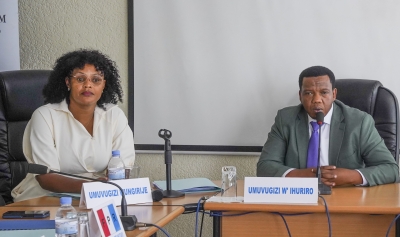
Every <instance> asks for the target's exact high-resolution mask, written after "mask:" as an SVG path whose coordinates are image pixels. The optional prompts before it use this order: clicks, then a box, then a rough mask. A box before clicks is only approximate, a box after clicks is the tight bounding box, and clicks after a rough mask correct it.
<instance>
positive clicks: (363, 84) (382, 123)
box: [336, 79, 400, 163]
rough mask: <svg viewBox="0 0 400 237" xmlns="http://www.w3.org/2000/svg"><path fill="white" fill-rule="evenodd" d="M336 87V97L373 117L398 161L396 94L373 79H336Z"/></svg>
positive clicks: (387, 145) (397, 108) (397, 109)
mask: <svg viewBox="0 0 400 237" xmlns="http://www.w3.org/2000/svg"><path fill="white" fill-rule="evenodd" d="M336 88H337V96H336V99H338V100H340V101H342V102H343V103H345V104H346V105H348V106H350V107H354V108H357V109H359V110H362V111H364V112H366V113H368V114H370V115H371V116H372V117H373V118H374V120H375V127H376V129H377V130H378V132H379V134H380V135H381V137H382V138H383V140H384V141H385V145H386V147H387V148H388V149H389V151H390V152H391V153H392V155H393V157H394V159H395V160H396V162H397V163H399V132H400V130H399V104H398V102H397V98H396V95H395V94H393V92H391V91H390V90H388V89H387V88H385V87H383V85H382V84H381V83H380V82H379V81H375V80H365V79H338V80H336Z"/></svg>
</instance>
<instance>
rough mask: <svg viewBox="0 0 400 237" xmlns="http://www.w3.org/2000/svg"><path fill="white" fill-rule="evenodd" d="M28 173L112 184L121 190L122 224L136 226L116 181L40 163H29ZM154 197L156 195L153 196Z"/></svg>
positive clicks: (134, 217)
mask: <svg viewBox="0 0 400 237" xmlns="http://www.w3.org/2000/svg"><path fill="white" fill-rule="evenodd" d="M28 173H30V174H49V173H54V174H61V175H65V176H70V177H75V178H80V179H86V180H91V181H96V182H102V183H106V184H111V185H114V186H116V187H117V188H119V190H120V192H121V196H122V198H121V215H120V218H121V222H122V225H123V226H124V230H126V231H128V230H133V229H135V227H136V223H137V219H136V216H135V215H128V205H127V204H126V199H125V193H124V190H122V188H121V187H120V186H119V185H118V184H115V183H112V182H108V181H104V180H98V179H92V178H88V177H84V176H79V175H74V174H68V173H64V172H59V171H55V170H51V169H49V168H48V167H47V166H44V165H39V164H28ZM153 198H154V196H153Z"/></svg>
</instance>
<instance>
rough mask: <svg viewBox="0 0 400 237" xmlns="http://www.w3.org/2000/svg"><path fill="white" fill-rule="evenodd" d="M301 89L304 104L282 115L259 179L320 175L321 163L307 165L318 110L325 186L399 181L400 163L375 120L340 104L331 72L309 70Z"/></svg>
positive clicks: (260, 163) (271, 136) (264, 155)
mask: <svg viewBox="0 0 400 237" xmlns="http://www.w3.org/2000/svg"><path fill="white" fill-rule="evenodd" d="M299 87H300V90H299V97H300V101H301V104H300V105H298V106H292V107H287V108H284V109H281V110H279V111H278V114H277V116H276V118H275V124H274V125H273V126H272V128H271V132H270V133H269V134H268V139H267V142H266V143H265V145H264V147H263V150H262V153H261V156H260V159H259V161H258V163H257V176H275V177H315V176H316V164H315V163H314V165H311V166H310V161H309V162H308V161H307V159H309V160H310V158H307V155H308V149H309V148H308V146H309V139H310V136H311V134H312V132H313V127H312V126H311V125H312V124H311V123H310V122H311V121H316V113H317V112H323V114H324V122H323V125H322V126H321V130H322V132H321V155H320V156H321V166H322V167H321V177H322V178H321V180H322V182H323V183H324V184H326V185H328V186H330V187H332V186H338V185H363V186H374V185H379V184H385V183H394V182H396V181H397V179H398V177H399V168H398V165H397V164H396V162H395V160H394V158H393V156H392V154H391V153H390V152H389V150H388V149H387V147H386V146H385V143H384V141H383V139H382V138H381V137H380V135H379V134H378V131H377V130H376V128H375V123H374V120H373V118H372V117H371V116H370V115H369V114H367V113H365V112H362V111H360V110H358V109H355V108H351V107H348V106H346V105H345V104H343V103H342V102H340V101H338V100H336V93H337V90H336V88H335V76H334V74H333V73H332V71H331V70H329V69H328V68H325V67H322V66H314V67H310V68H307V69H305V70H304V71H303V72H302V73H301V74H300V76H299ZM339 93H340V92H339ZM355 93H356V92H355ZM315 131H317V132H318V130H315ZM310 145H311V143H310ZM307 163H308V164H307ZM307 166H308V167H307Z"/></svg>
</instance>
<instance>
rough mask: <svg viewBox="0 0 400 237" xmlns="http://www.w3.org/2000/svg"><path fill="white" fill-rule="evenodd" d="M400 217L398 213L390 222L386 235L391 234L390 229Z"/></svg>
mask: <svg viewBox="0 0 400 237" xmlns="http://www.w3.org/2000/svg"><path fill="white" fill-rule="evenodd" d="M399 217H400V214H398V215H397V216H396V217H395V218H394V219H393V221H392V222H391V223H390V225H389V228H388V230H387V232H386V237H388V236H389V233H390V229H392V226H393V225H394V223H396V221H397V219H399Z"/></svg>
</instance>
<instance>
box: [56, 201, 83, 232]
mask: <svg viewBox="0 0 400 237" xmlns="http://www.w3.org/2000/svg"><path fill="white" fill-rule="evenodd" d="M71 203H72V198H71V197H62V198H60V204H61V207H60V208H58V210H57V213H56V217H55V222H56V236H57V237H77V236H78V218H77V213H76V210H75V208H74V207H73V206H71Z"/></svg>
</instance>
